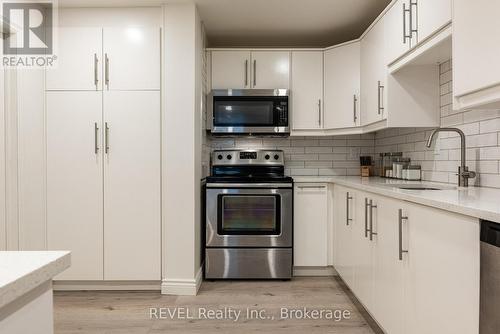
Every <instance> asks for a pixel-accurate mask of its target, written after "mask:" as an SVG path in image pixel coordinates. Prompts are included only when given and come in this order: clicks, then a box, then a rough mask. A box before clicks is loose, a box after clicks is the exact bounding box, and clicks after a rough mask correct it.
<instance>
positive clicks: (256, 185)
mask: <svg viewBox="0 0 500 334" xmlns="http://www.w3.org/2000/svg"><path fill="white" fill-rule="evenodd" d="M292 187H293V184H292V183H207V188H292Z"/></svg>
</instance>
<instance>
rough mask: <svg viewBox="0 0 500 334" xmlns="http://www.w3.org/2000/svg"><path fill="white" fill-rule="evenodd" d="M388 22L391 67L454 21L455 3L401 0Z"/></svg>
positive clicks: (387, 14)
mask: <svg viewBox="0 0 500 334" xmlns="http://www.w3.org/2000/svg"><path fill="white" fill-rule="evenodd" d="M384 21H385V22H386V23H385V36H386V57H387V61H386V62H387V64H390V63H392V62H393V61H394V60H396V59H397V58H399V57H401V56H402V55H403V54H405V52H407V51H408V50H410V48H413V47H415V46H417V45H418V43H420V42H422V41H424V40H425V39H426V38H428V37H429V36H431V35H432V34H434V33H435V32H437V31H439V29H440V28H442V27H444V26H445V25H447V24H448V23H449V22H450V21H451V0H398V1H396V2H395V3H394V4H393V6H392V7H391V8H390V9H389V10H388V11H387V12H386V13H385V15H384Z"/></svg>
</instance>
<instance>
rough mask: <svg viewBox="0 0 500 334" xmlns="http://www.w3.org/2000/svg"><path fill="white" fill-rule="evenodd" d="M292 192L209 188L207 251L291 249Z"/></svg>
mask: <svg viewBox="0 0 500 334" xmlns="http://www.w3.org/2000/svg"><path fill="white" fill-rule="evenodd" d="M292 197H293V190H292V189H290V188H276V189H274V188H273V189H264V188H262V189H254V188H207V199H206V201H207V203H206V205H207V206H206V220H207V223H206V224H207V229H206V240H207V247H291V246H292V228H293V198H292Z"/></svg>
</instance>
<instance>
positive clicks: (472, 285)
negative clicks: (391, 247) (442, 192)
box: [405, 204, 480, 334]
mask: <svg viewBox="0 0 500 334" xmlns="http://www.w3.org/2000/svg"><path fill="white" fill-rule="evenodd" d="M407 216H408V222H407V224H408V235H407V236H405V238H407V240H406V241H405V243H409V246H408V254H407V256H408V260H407V261H408V264H409V273H408V281H407V284H406V286H407V287H406V289H407V291H406V295H407V296H408V299H407V307H406V313H407V316H408V320H407V321H408V333H415V334H416V333H442V334H452V333H471V334H474V333H476V334H477V333H478V328H479V245H480V244H479V227H480V226H479V222H478V220H477V219H476V218H471V217H466V216H461V215H457V214H454V213H451V212H447V211H443V210H438V209H434V208H429V207H423V206H419V205H416V204H408V211H407Z"/></svg>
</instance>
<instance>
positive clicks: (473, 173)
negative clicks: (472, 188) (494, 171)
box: [455, 170, 477, 179]
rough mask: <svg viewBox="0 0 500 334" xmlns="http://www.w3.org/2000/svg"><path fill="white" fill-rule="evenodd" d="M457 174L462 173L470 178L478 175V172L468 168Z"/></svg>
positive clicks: (461, 174)
mask: <svg viewBox="0 0 500 334" xmlns="http://www.w3.org/2000/svg"><path fill="white" fill-rule="evenodd" d="M455 175H460V176H463V177H467V178H469V179H473V178H475V177H476V176H477V173H476V172H474V171H471V170H466V171H463V172H460V173H456V174H455Z"/></svg>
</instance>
